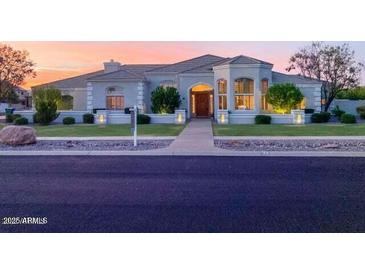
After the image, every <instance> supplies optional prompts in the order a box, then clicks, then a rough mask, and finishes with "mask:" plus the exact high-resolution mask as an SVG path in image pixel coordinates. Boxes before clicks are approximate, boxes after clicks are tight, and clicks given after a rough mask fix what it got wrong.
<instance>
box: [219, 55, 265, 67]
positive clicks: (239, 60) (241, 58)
mask: <svg viewBox="0 0 365 274" xmlns="http://www.w3.org/2000/svg"><path fill="white" fill-rule="evenodd" d="M228 64H242V65H251V64H262V65H272V64H271V63H269V62H266V61H262V60H259V59H256V58H252V57H249V56H245V55H238V56H235V57H233V58H230V59H229V60H227V61H226V62H223V63H222V64H221V65H228Z"/></svg>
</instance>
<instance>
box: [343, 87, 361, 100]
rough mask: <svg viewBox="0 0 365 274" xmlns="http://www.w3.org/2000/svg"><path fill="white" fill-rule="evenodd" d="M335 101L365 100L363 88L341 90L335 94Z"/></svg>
mask: <svg viewBox="0 0 365 274" xmlns="http://www.w3.org/2000/svg"><path fill="white" fill-rule="evenodd" d="M336 99H348V100H365V87H357V88H354V89H349V90H342V91H340V92H339V93H337V95H336Z"/></svg>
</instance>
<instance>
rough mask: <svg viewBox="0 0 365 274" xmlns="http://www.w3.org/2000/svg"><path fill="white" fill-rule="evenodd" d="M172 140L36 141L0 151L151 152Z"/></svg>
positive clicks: (1, 146) (3, 146)
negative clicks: (134, 143) (135, 143)
mask: <svg viewBox="0 0 365 274" xmlns="http://www.w3.org/2000/svg"><path fill="white" fill-rule="evenodd" d="M172 141H173V140H141V141H138V146H137V147H134V146H133V141H129V140H123V141H74V140H72V141H38V142H37V143H36V144H33V145H26V146H8V145H4V144H0V151H2V150H3V151H4V150H7V151H9V150H14V151H22V150H26V151H37V150H40V151H62V150H63V151H65V150H66V151H70V150H75V151H93V150H99V151H104V150H134V151H135V150H151V149H159V148H165V147H168V146H169V145H170V144H171V142H172Z"/></svg>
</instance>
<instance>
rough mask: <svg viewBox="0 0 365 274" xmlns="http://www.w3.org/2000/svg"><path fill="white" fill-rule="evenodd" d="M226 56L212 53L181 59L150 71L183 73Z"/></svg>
mask: <svg viewBox="0 0 365 274" xmlns="http://www.w3.org/2000/svg"><path fill="white" fill-rule="evenodd" d="M223 59H225V58H223V57H220V56H215V55H211V54H206V55H202V56H199V57H195V58H192V59H189V60H185V61H181V62H178V63H174V64H171V65H166V66H163V67H160V68H157V69H152V70H150V71H148V72H174V73H181V72H184V71H188V70H191V69H194V68H197V67H202V66H205V65H208V64H213V63H216V62H218V61H221V60H223Z"/></svg>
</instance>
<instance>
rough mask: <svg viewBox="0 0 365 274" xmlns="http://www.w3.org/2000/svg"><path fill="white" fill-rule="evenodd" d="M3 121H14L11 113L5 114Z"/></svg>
mask: <svg viewBox="0 0 365 274" xmlns="http://www.w3.org/2000/svg"><path fill="white" fill-rule="evenodd" d="M5 121H6V122H7V123H12V122H14V118H13V114H6V116H5Z"/></svg>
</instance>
